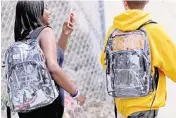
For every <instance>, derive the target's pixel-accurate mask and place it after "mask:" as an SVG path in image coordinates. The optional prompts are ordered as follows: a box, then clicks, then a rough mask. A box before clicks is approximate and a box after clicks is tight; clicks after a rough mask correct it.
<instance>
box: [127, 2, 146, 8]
mask: <svg viewBox="0 0 176 118" xmlns="http://www.w3.org/2000/svg"><path fill="white" fill-rule="evenodd" d="M146 3H147V1H146V0H136V1H135V0H133V1H132V0H127V4H128V7H129V8H130V9H143V8H144V7H145V5H146Z"/></svg>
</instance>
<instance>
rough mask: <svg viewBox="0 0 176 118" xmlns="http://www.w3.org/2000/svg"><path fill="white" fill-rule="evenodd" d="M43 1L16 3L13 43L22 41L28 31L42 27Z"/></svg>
mask: <svg viewBox="0 0 176 118" xmlns="http://www.w3.org/2000/svg"><path fill="white" fill-rule="evenodd" d="M43 12H44V1H18V2H17V5H16V16H15V27H14V35H15V41H21V40H23V39H24V38H25V37H26V36H27V35H28V34H29V33H30V31H32V30H34V29H35V28H37V27H40V26H41V25H42V23H41V16H42V15H43Z"/></svg>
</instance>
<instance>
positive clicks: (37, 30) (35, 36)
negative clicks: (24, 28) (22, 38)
mask: <svg viewBox="0 0 176 118" xmlns="http://www.w3.org/2000/svg"><path fill="white" fill-rule="evenodd" d="M46 27H50V26H41V27H38V28H37V29H35V30H33V31H32V33H31V34H29V36H28V37H29V38H32V39H36V38H37V37H38V35H39V34H40V32H41V31H42V30H43V29H45V28H46Z"/></svg>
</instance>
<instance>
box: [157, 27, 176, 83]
mask: <svg viewBox="0 0 176 118" xmlns="http://www.w3.org/2000/svg"><path fill="white" fill-rule="evenodd" d="M155 35H156V37H157V38H158V40H157V41H158V42H155V44H156V45H157V46H158V47H157V50H158V49H159V50H158V52H159V55H155V56H159V57H158V58H160V60H161V61H160V64H159V65H160V67H159V69H160V70H161V71H162V72H164V74H165V75H166V76H167V77H168V78H170V79H171V80H173V81H174V82H176V45H175V44H174V43H173V42H172V40H171V39H170V37H169V36H168V34H167V33H166V31H165V30H164V28H162V27H161V28H159V30H157V33H155Z"/></svg>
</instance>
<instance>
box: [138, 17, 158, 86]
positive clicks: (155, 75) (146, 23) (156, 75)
mask: <svg viewBox="0 0 176 118" xmlns="http://www.w3.org/2000/svg"><path fill="white" fill-rule="evenodd" d="M151 23H153V24H157V22H155V21H152V20H148V21H147V22H145V23H144V24H142V25H141V26H140V27H139V28H138V29H141V28H142V27H143V26H145V25H148V24H151ZM153 78H154V82H155V83H154V85H155V88H156V89H157V87H158V80H159V71H158V68H157V67H155V73H154V77H153Z"/></svg>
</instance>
